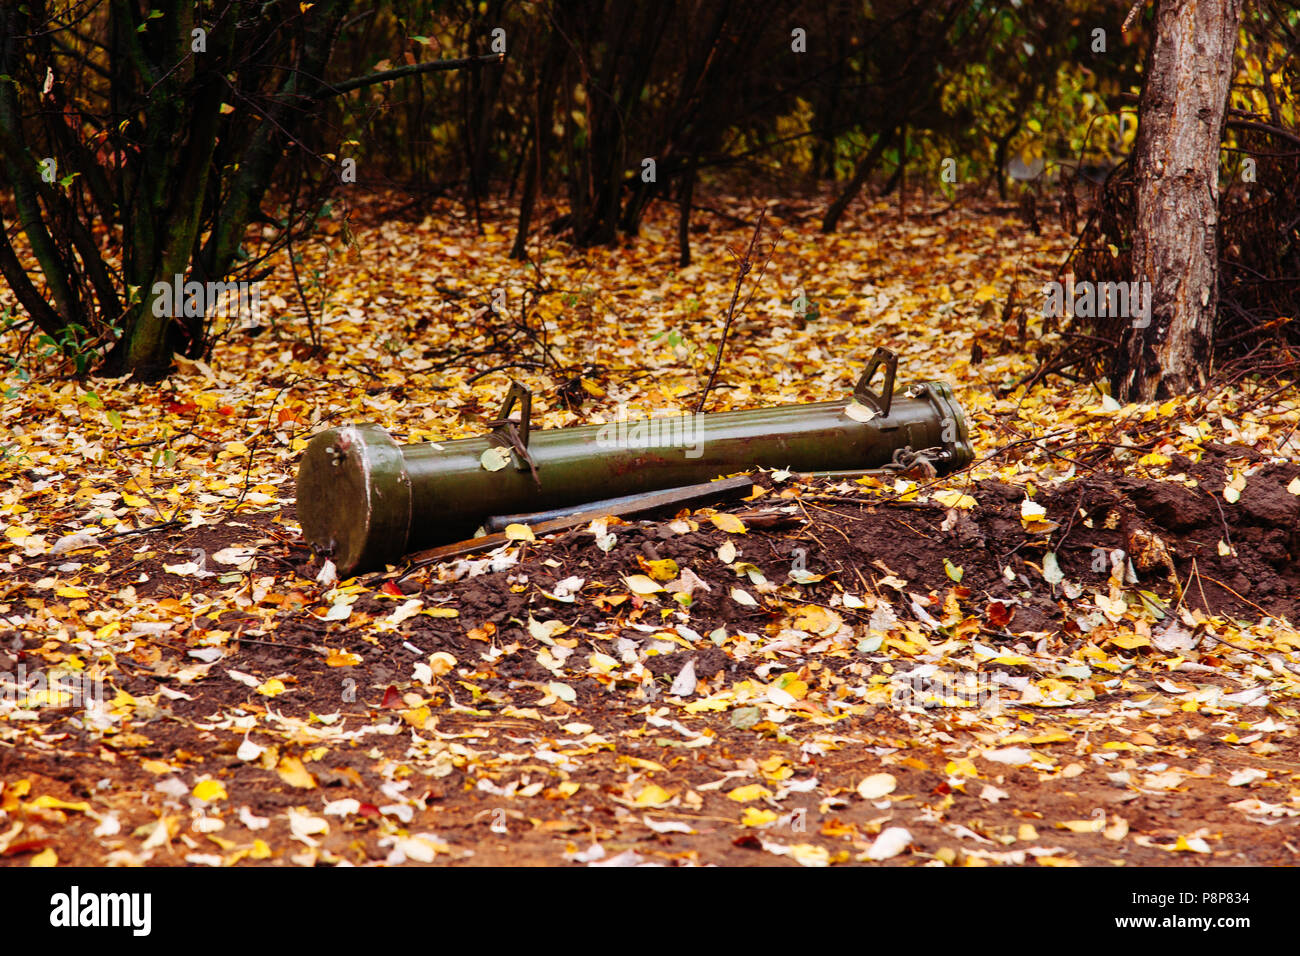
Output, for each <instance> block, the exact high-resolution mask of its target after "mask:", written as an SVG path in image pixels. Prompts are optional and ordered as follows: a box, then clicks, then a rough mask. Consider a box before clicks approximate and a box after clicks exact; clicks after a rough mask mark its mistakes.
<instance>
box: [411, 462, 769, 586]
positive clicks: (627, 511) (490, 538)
mask: <svg viewBox="0 0 1300 956" xmlns="http://www.w3.org/2000/svg"><path fill="white" fill-rule="evenodd" d="M705 484H706V485H708V486H709V487H710V488H712V489H714V492H715V493H714V495H712V496H710V497H712V498H713V499H714V500H717V499H718V498H730V497H734V496H735V494H736V493H737V492H740V491H744V490H746V489H748V488H751V487H753V484H754V483H753V482H752V481H751V480H750V479H749V478H748V477H744V476H737V477H735V478H724V479H722V480H721V481H711V482H705ZM700 487H702V486H700V485H691V486H688V488H673V489H671V490H669V491H661V492H651V493H649V494H644V495H628V496H627V497H626V498H622V499H614V498H611V499H609V501H597V502H594V503H593V504H591V505H589V506H584V507H583V508H582V509H581V510H579V511H574V512H573V513H572V514H568V515H562V516H560V517H556V518H552V519H550V520H547V521H541V522H538V523H536V524H533V523H531V522H520V523H523V524H528V525H529V527H530V528H532V530H533V534H535V535H544V534H554V533H555V532H557V531H567V530H568V529H570V528H577V527H579V526H580V525H584V524H586V523H587V522H589V521H595V520H596V519H597V518H610V517H613V518H622V517H627V516H630V515H634V514H644V513H645V512H647V511H654V510H655V509H657V508H665V507H670V506H672V505H678V504H685V503H689V502H690V501H698V500H699V499H700V498H701V497H703V496H702V495H701V493H700V492H699V491H696V490H694V489H697V488H700ZM684 491H689V492H690V493H689V494H686V495H683V494H682V492H684ZM615 501H622V502H623V503H622V504H613V502H615ZM515 517H527V515H518V516H515ZM509 540H510V538H508V537H507V536H506V535H505V534H504V533H497V534H486V535H480V536H479V537H477V538H468V539H466V540H465V541H457V542H455V543H454V544H446V545H443V546H441V547H438V548H430V549H428V550H426V551H417V552H416V553H415V554H412V555H411V556H410V561H411V562H412V566H414V565H417V564H433V563H435V562H437V561H445V560H447V559H448V558H454V557H458V556H460V555H462V554H471V553H473V552H475V551H489V550H491V549H492V548H499V547H500V546H501V545H503V544H505V543H507V542H508V541H509Z"/></svg>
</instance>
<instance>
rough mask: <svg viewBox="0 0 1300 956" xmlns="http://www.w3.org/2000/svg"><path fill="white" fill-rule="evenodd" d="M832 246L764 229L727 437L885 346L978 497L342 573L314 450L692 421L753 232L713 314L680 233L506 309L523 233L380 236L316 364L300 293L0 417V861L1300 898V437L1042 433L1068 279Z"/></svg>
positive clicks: (1089, 409) (1005, 246)
mask: <svg viewBox="0 0 1300 956" xmlns="http://www.w3.org/2000/svg"><path fill="white" fill-rule="evenodd" d="M815 208H816V207H815V206H813V205H812V204H809V205H808V206H807V207H806V208H805V207H804V206H802V205H801V204H800V203H798V202H791V203H786V204H783V205H781V206H777V207H774V208H773V209H771V210H770V215H771V222H772V223H773V224H774V225H775V226H777V227H779V229H780V230H781V239H780V241H779V243H778V245H777V248H776V251H775V254H774V256H773V258H772V260H771V263H770V265H769V267H768V269H767V273H766V275H765V277H764V279H763V286H762V289H761V291H760V292H759V294H758V295H757V296H756V297H755V299H754V301H753V303H752V304H751V305H750V307H749V308H748V310H747V312H746V314H745V315H743V316H742V317H740V318H739V319H738V321H737V323H736V326H735V327H734V328H733V330H732V337H731V340H730V342H729V344H728V348H727V352H726V357H725V361H724V363H723V370H722V374H721V375H720V377H719V387H718V388H717V390H716V392H715V393H713V395H712V397H711V399H710V408H711V409H713V410H721V409H725V408H745V407H753V406H758V405H766V404H778V403H786V402H810V401H820V400H826V399H830V398H835V397H839V396H841V395H843V394H844V393H845V392H846V391H847V390H849V389H850V388H851V386H852V383H853V381H854V379H855V378H856V376H857V374H858V373H859V372H860V370H861V368H862V367H863V363H864V362H865V360H866V359H867V358H868V357H869V356H870V354H871V352H872V350H873V349H874V348H875V346H877V345H887V346H889V347H891V348H893V349H895V350H896V351H897V352H898V353H899V354H900V356H901V361H900V381H901V382H903V383H908V382H912V381H917V380H921V379H928V378H942V379H946V380H947V381H949V382H951V383H952V384H953V386H954V387H955V389H956V391H957V395H958V398H959V399H960V401H961V403H962V404H963V406H964V408H965V409H966V411H967V414H968V417H969V418H970V420H971V425H972V431H973V441H974V443H975V447H976V453H977V456H978V461H977V463H976V465H975V466H974V467H972V468H971V469H969V470H967V471H965V472H963V473H961V474H959V475H957V476H954V477H952V478H950V479H946V480H939V481H927V480H925V479H923V478H922V479H908V478H899V479H897V480H896V481H891V482H880V481H876V480H872V479H866V480H863V481H840V482H826V481H822V482H801V481H800V480H799V479H798V478H797V477H796V476H792V475H789V474H787V473H784V472H779V471H778V472H772V471H770V470H768V471H756V472H755V473H754V475H753V477H754V481H755V491H754V494H753V495H751V497H750V499H749V500H747V501H744V502H739V503H737V504H735V505H734V506H731V507H727V508H725V509H722V511H721V512H718V513H715V512H714V511H713V510H711V509H702V510H700V511H696V512H694V513H689V514H683V515H678V516H672V515H668V516H663V517H661V518H659V519H656V520H648V521H644V522H632V523H621V522H618V521H615V520H611V521H609V522H607V523H604V524H602V525H598V526H596V527H591V528H580V529H577V530H575V531H572V532H569V533H566V534H562V535H557V536H554V537H552V538H549V539H544V540H539V541H536V542H527V541H524V542H520V543H518V544H516V545H514V546H512V547H509V548H506V549H503V550H501V551H499V552H497V553H494V554H485V555H473V556H470V557H468V558H466V559H461V560H457V561H452V562H449V563H446V564H443V565H439V566H434V567H429V568H423V569H420V570H417V571H415V572H413V573H409V574H403V571H404V569H402V568H397V569H394V570H393V571H392V572H390V573H388V574H380V575H369V576H364V577H361V578H358V579H352V580H346V581H332V580H330V578H329V576H328V574H324V575H322V573H321V572H322V567H321V564H320V562H319V560H317V559H316V558H314V557H313V556H312V555H311V554H310V552H309V550H308V549H307V547H306V546H305V545H304V543H303V542H302V540H301V537H300V535H299V532H298V528H297V525H296V522H295V519H294V505H293V487H294V483H293V479H294V474H295V468H296V465H295V460H296V457H297V455H298V454H299V452H300V451H301V449H302V448H303V447H304V445H305V442H306V439H307V438H308V437H309V436H310V435H311V434H312V433H313V432H315V431H318V430H320V429H321V428H324V427H327V426H329V425H334V424H339V423H344V422H352V421H377V422H379V423H381V424H382V425H384V426H385V427H386V428H388V429H389V430H390V431H392V432H393V433H394V434H397V435H399V436H400V437H401V438H402V440H404V441H409V442H414V441H423V440H431V439H437V438H447V437H461V436H465V435H473V434H480V433H482V431H483V430H484V426H483V422H484V420H485V419H487V418H490V417H491V416H492V415H493V413H494V412H495V411H496V408H497V407H498V405H499V403H500V400H501V397H502V394H503V392H504V389H505V386H506V384H507V382H508V379H509V377H510V376H515V377H517V378H519V379H520V380H522V381H524V382H525V383H527V384H528V385H530V386H531V387H532V388H533V389H534V391H535V393H536V395H537V399H536V402H537V403H538V405H539V406H540V407H537V406H535V408H536V409H537V410H536V412H535V414H536V415H537V416H538V418H539V419H540V423H541V424H542V425H543V426H544V427H559V426H564V425H569V424H575V423H582V422H594V421H601V420H604V419H608V418H611V417H613V416H614V415H615V414H616V413H617V409H618V407H619V405H620V404H622V405H625V406H631V407H633V408H636V409H639V410H640V411H641V412H645V413H653V414H665V413H668V412H674V411H681V410H687V409H689V408H691V407H693V404H694V402H695V400H696V399H697V398H698V393H699V389H700V388H701V386H702V384H703V381H704V378H705V376H706V375H707V366H708V364H709V362H710V358H711V357H710V354H709V351H708V347H709V346H710V345H712V344H714V343H716V339H717V335H718V331H719V328H720V324H721V323H720V318H719V316H720V314H721V313H722V312H723V311H724V310H725V307H726V303H727V302H728V301H729V299H730V294H731V287H732V284H733V283H734V279H735V272H734V264H733V260H732V257H731V255H730V254H729V253H728V247H731V248H735V249H737V250H739V249H742V248H743V247H744V245H745V243H746V242H747V240H748V233H747V231H746V230H745V229H743V228H737V227H735V226H733V225H731V224H730V223H729V222H728V221H726V220H717V221H712V222H710V223H709V225H710V231H709V232H707V233H701V234H699V235H696V236H695V237H694V246H695V262H696V263H697V264H696V265H693V266H692V267H690V268H688V269H679V268H677V267H676V265H675V262H676V254H677V253H676V244H675V232H674V226H675V224H674V223H673V222H672V221H670V220H669V219H668V218H663V219H654V218H653V217H652V220H651V223H650V225H649V227H648V228H647V229H646V232H645V235H643V236H642V237H641V238H640V239H638V240H637V241H635V242H633V243H630V244H629V245H627V247H626V248H620V249H613V250H610V249H596V250H589V251H587V252H585V253H577V252H573V251H571V250H569V249H568V248H567V247H564V246H561V245H558V244H556V245H555V246H554V247H553V248H552V247H550V245H549V240H548V243H547V248H543V249H538V250H536V255H535V256H534V259H533V262H532V263H529V264H524V265H521V264H519V263H514V262H511V261H510V260H508V259H507V258H506V252H507V251H508V248H509V243H510V240H511V238H512V232H511V230H510V229H509V227H508V223H509V217H508V215H507V214H506V212H504V211H503V213H502V215H501V218H500V219H499V220H498V221H497V225H496V227H495V228H494V227H493V225H491V224H489V225H488V226H487V228H486V229H485V231H484V234H483V235H481V236H479V235H476V231H475V230H474V229H473V227H472V225H471V224H470V223H469V222H468V221H466V220H465V219H464V218H463V216H462V215H461V213H460V210H459V209H458V208H455V207H450V206H448V207H445V208H439V209H437V210H436V211H435V214H434V215H432V216H431V217H430V218H428V219H426V220H424V221H423V222H405V221H392V220H387V221H386V220H385V219H384V217H383V216H381V215H378V212H377V211H376V213H375V215H374V216H373V221H371V222H358V223H354V224H353V226H352V229H351V231H350V233H349V231H348V230H344V229H340V230H339V231H338V233H337V235H336V236H334V237H333V239H332V241H331V248H332V251H331V254H330V257H329V258H328V259H327V258H325V257H324V256H322V255H319V254H318V255H317V256H316V259H315V261H313V260H312V254H311V253H309V254H308V256H307V261H305V262H304V263H303V264H302V265H301V266H300V275H301V276H302V277H304V279H305V281H306V284H307V288H306V291H307V294H308V296H309V298H311V299H312V301H313V302H316V301H319V300H320V298H321V297H322V296H324V297H326V300H325V306H324V316H323V319H322V321H321V323H320V335H321V340H322V344H323V349H321V350H319V351H314V350H313V349H312V348H311V346H310V344H309V342H308V338H309V336H308V331H307V327H306V323H305V321H304V320H303V318H302V316H301V310H300V309H299V307H298V306H297V305H296V296H295V295H294V294H291V291H290V290H293V289H294V280H293V276H292V273H291V272H290V270H289V269H288V268H287V266H286V267H283V268H281V270H280V271H279V272H277V274H276V275H275V277H273V278H272V279H271V280H268V288H269V289H270V290H272V291H278V293H279V294H278V295H275V296H274V297H273V298H271V300H270V302H271V308H270V312H271V319H272V320H273V321H272V323H271V324H270V327H269V328H266V329H264V330H261V331H260V332H259V333H258V334H248V333H246V332H233V333H232V334H231V335H230V336H229V337H228V338H227V339H226V340H225V341H224V342H223V343H222V344H221V345H220V346H219V347H218V349H217V351H216V353H215V357H214V360H213V362H212V363H211V364H205V363H183V364H182V366H181V368H180V370H179V372H178V373H177V374H176V375H175V376H173V377H172V378H171V379H170V380H169V381H168V382H167V383H166V384H165V385H163V386H161V387H144V386H138V385H133V384H127V383H124V382H117V383H113V382H104V381H96V380H91V381H90V382H89V383H88V384H89V386H90V388H91V389H93V391H88V390H87V388H86V387H85V386H83V385H81V384H78V383H74V382H70V381H66V380H48V381H42V380H38V381H35V382H29V383H20V382H17V381H16V379H13V378H10V379H9V380H8V381H7V382H6V385H7V387H11V388H12V389H14V394H13V396H12V397H11V398H9V399H7V400H5V402H4V404H3V406H0V444H3V446H4V449H5V456H6V457H5V458H4V461H3V463H2V464H0V479H2V480H3V483H2V484H0V681H2V682H3V684H0V861H3V862H5V863H10V864H19V865H23V864H31V865H44V866H50V865H63V864H102V863H123V864H125V863H149V864H153V865H160V864H183V863H191V864H203V865H213V866H224V865H233V864H241V865H249V864H254V863H263V864H285V865H311V864H317V863H319V864H331V863H344V862H346V863H352V864H375V863H384V862H387V863H402V862H413V863H414V862H435V863H456V864H492V863H515V864H518V863H534V864H566V865H579V864H584V863H587V864H593V865H604V864H629V863H638V862H645V863H661V864H670V865H680V864H710V863H719V864H723V863H725V864H744V863H751V862H753V863H773V862H777V863H789V864H792V865H793V864H804V865H812V866H816V865H828V864H849V863H858V862H868V863H871V862H876V861H881V862H886V863H887V864H888V865H940V864H942V865H1006V864H1025V865H1039V866H1045V865H1046V866H1071V865H1079V864H1089V865H1109V864H1115V865H1135V864H1137V865H1167V864H1207V863H1218V864H1241V863H1257V864H1282V863H1294V862H1295V861H1296V856H1297V853H1298V852H1300V851H1298V850H1297V847H1298V846H1300V842H1298V841H1297V836H1296V833H1295V827H1296V821H1297V818H1300V773H1298V772H1297V771H1300V767H1298V766H1297V735H1296V730H1297V716H1298V715H1300V709H1298V707H1300V705H1298V703H1297V694H1298V693H1300V655H1298V651H1300V633H1297V631H1296V630H1295V629H1293V627H1292V626H1291V625H1290V624H1288V623H1287V621H1288V620H1289V621H1295V620H1297V612H1298V611H1300V601H1298V598H1297V596H1300V574H1298V573H1297V571H1296V566H1295V559H1296V557H1297V556H1298V555H1300V531H1298V530H1297V529H1300V465H1297V464H1296V462H1295V459H1296V446H1297V443H1298V442H1300V439H1297V438H1296V431H1297V427H1298V426H1300V411H1297V409H1296V408H1295V407H1294V406H1293V404H1292V403H1291V394H1290V393H1289V392H1287V391H1276V390H1275V389H1276V385H1275V384H1271V385H1268V386H1264V385H1260V386H1253V385H1251V384H1250V383H1239V384H1238V385H1236V386H1235V387H1233V388H1231V389H1228V388H1225V389H1222V390H1220V391H1218V392H1215V393H1212V394H1207V395H1202V396H1196V397H1194V398H1191V399H1187V400H1179V401H1173V402H1169V403H1166V404H1163V405H1159V406H1150V407H1144V406H1127V407H1121V406H1120V405H1118V404H1117V403H1115V402H1114V401H1112V400H1111V399H1109V398H1108V397H1106V396H1104V395H1102V394H1101V393H1100V392H1099V391H1097V390H1096V389H1094V388H1090V387H1086V386H1078V387H1073V388H1070V387H1062V386H1060V385H1059V384H1057V383H1056V381H1055V380H1053V384H1051V385H1050V386H1049V387H1036V388H1034V389H1033V390H1031V391H1028V392H1026V391H1025V390H1024V389H1023V388H1021V389H1016V388H1013V387H1012V386H1014V385H1015V383H1016V382H1017V381H1018V380H1020V379H1022V378H1023V377H1025V376H1026V375H1028V374H1029V373H1031V372H1032V371H1033V369H1034V367H1035V363H1034V358H1033V354H1034V352H1035V350H1036V349H1037V348H1038V347H1039V346H1040V345H1042V344H1044V342H1045V341H1050V340H1051V339H1052V337H1053V335H1055V333H1054V332H1048V331H1046V330H1044V329H1043V328H1042V327H1041V319H1040V318H1039V317H1038V316H1037V315H1035V314H1033V313H1034V312H1035V305H1036V303H1037V302H1038V301H1039V299H1038V296H1039V292H1038V289H1039V287H1040V285H1041V283H1042V282H1043V281H1044V280H1045V279H1048V278H1051V277H1052V275H1053V272H1054V269H1055V264H1056V263H1057V262H1059V261H1060V260H1061V258H1062V257H1063V253H1064V251H1065V250H1066V248H1067V247H1068V242H1069V238H1068V237H1066V236H1064V235H1062V234H1060V233H1052V232H1050V230H1049V232H1048V233H1047V234H1046V235H1045V236H1043V237H1035V236H1033V235H1031V234H1029V233H1027V232H1026V231H1025V229H1024V228H1023V226H1022V224H1021V223H1020V222H1019V221H1018V220H1016V219H1014V218H1012V217H1010V216H1009V215H1007V214H1006V213H1005V212H1002V211H999V210H997V209H993V208H979V207H971V208H967V209H956V210H946V211H945V210H942V209H940V208H939V207H937V206H936V207H935V208H934V209H932V210H927V211H925V212H924V214H922V211H921V210H914V212H915V214H914V215H912V216H907V217H900V216H899V215H898V214H897V210H896V209H893V208H887V207H884V206H881V207H878V208H875V209H872V210H870V211H869V212H863V213H862V214H861V215H860V216H859V217H858V219H857V220H856V221H855V222H852V223H850V224H849V226H848V227H847V228H844V229H843V230H842V232H841V233H840V234H839V235H836V236H832V237H824V236H821V235H820V234H818V233H817V232H816V229H815V220H814V219H813V218H807V219H804V218H802V217H803V215H804V214H805V213H811V212H813V211H814V210H815ZM734 211H735V212H736V213H737V214H741V215H750V214H752V212H753V210H749V209H746V208H745V207H744V206H743V205H741V204H736V205H735V206H734ZM351 236H354V237H355V244H349V243H347V242H345V241H344V240H345V238H350V237H351ZM1013 287H1014V288H1015V290H1016V299H1015V300H1014V302H1013V304H1012V306H1011V307H1010V308H1006V307H1005V304H1006V301H1007V298H1008V295H1009V294H1010V293H1011V291H1012V289H1013ZM502 288H503V289H505V303H506V306H507V308H506V310H505V311H504V313H503V314H498V313H497V312H494V311H493V310H492V309H491V308H490V305H491V303H492V301H493V297H494V292H493V290H496V289H502ZM801 289H802V290H804V292H805V294H806V296H807V298H808V300H809V301H810V303H811V305H810V307H809V309H808V310H807V311H806V313H805V315H803V316H802V317H799V316H795V315H794V314H793V313H792V310H791V301H792V300H793V299H794V298H795V296H796V295H797V293H798V291H799V290H801ZM498 301H499V299H498ZM1016 303H1021V304H1024V303H1028V308H1029V314H1028V317H1027V321H1025V322H1024V323H1023V325H1022V322H1021V310H1022V308H1024V306H1023V305H1017V304H1016ZM1022 328H1023V334H1022V331H1021V330H1022ZM13 345H14V343H12V342H10V343H6V346H7V347H13ZM544 356H546V357H545V358H544ZM508 363H514V364H515V365H516V366H517V367H513V368H509V369H501V370H497V371H489V370H491V369H495V368H497V367H498V366H502V365H506V364H508ZM485 372H486V373H487V374H483V373H485ZM1004 390H1005V393H1004ZM599 496H600V493H599V490H598V489H595V490H593V497H599ZM733 514H734V515H740V516H741V517H739V518H738V519H737V518H734V517H723V516H722V515H733ZM755 516H757V517H755ZM1121 552H1122V553H1121ZM51 681H57V682H58V685H57V686H52V684H51ZM101 690H102V699H98V698H100V697H101V695H99V694H97V693H96V692H97V691H101ZM73 691H85V692H87V694H83V696H88V697H89V698H90V700H89V703H87V702H86V701H84V700H78V699H76V698H75V697H74V696H73V694H72V692H73Z"/></svg>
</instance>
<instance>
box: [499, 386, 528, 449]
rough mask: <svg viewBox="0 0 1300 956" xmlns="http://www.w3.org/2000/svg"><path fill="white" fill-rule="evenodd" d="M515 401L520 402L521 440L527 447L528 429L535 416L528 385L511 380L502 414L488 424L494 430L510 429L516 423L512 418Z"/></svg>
mask: <svg viewBox="0 0 1300 956" xmlns="http://www.w3.org/2000/svg"><path fill="white" fill-rule="evenodd" d="M515 402H518V403H519V425H518V434H519V441H520V442H521V443H522V444H523V446H524V447H525V448H527V447H528V430H529V426H530V425H531V423H532V417H533V393H532V392H531V391H529V390H528V388H527V387H526V386H524V385H520V384H519V383H518V382H516V381H514V380H513V379H512V380H511V382H510V388H508V389H507V390H506V397H505V401H504V402H503V403H502V405H501V414H499V415H497V417H496V418H495V419H493V420H492V421H490V422H488V425H489V427H491V428H492V430H493V431H494V432H495V431H498V430H507V429H509V428H510V426H511V425H512V424H514V423H513V422H512V421H511V420H510V413H511V412H512V411H513V410H514V407H515Z"/></svg>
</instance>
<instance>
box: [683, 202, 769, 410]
mask: <svg viewBox="0 0 1300 956" xmlns="http://www.w3.org/2000/svg"><path fill="white" fill-rule="evenodd" d="M766 217H767V208H766V207H764V208H763V209H760V210H759V213H758V222H756V223H755V224H754V235H753V236H752V237H750V240H749V248H748V249H747V250H745V257H744V258H743V259H741V260H740V263H739V267H740V274H739V275H738V276H736V288H735V290H734V291H733V292H732V293H731V305H730V306H729V307H728V309H727V321H726V322H725V323H723V326H722V340H721V341H719V342H718V352H717V354H716V355H714V356H713V371H711V372H710V373H709V381H708V382H707V383H706V384H705V386H704V390H703V391H702V392H701V393H700V402H699V404H698V405H696V406H695V414H696V415H698V414H700V413H701V412H703V411H704V405H705V403H706V402H707V401H708V400H709V390H710V389H711V388H713V382H714V380H715V379H717V377H718V369H719V368H721V367H722V353H723V351H724V350H725V349H726V347H727V333H729V332H730V331H731V320H732V318H733V317H734V315H735V312H736V303H737V302H738V301H739V300H740V287H741V286H742V285H744V283H745V276H747V275H749V271H750V270H751V269H752V268H754V251H755V250H756V249H757V248H758V237H759V234H760V233H761V232H762V231H763V220H764V219H765V218H766ZM773 248H774V249H775V247H773ZM767 258H768V260H770V259H771V258H772V254H771V253H768V257H767ZM763 269H764V271H766V269H767V261H764V263H763ZM759 279H762V273H760V274H759ZM755 289H756V290H757V285H755ZM750 298H751V299H752V298H753V293H752V292H751V293H750Z"/></svg>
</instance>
